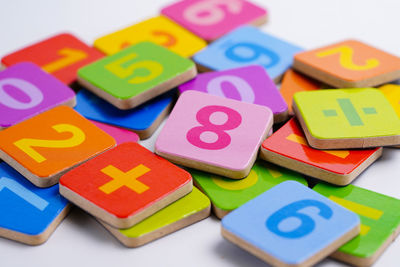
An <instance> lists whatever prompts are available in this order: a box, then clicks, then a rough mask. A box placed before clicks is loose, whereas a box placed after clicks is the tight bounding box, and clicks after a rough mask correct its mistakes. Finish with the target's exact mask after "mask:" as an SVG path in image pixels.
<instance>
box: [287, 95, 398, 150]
mask: <svg viewBox="0 0 400 267" xmlns="http://www.w3.org/2000/svg"><path fill="white" fill-rule="evenodd" d="M293 111H294V113H295V114H296V117H297V119H298V120H299V122H300V124H301V126H302V128H303V130H304V133H305V135H306V137H307V141H308V143H309V145H310V146H312V147H314V148H318V149H345V148H367V147H377V146H391V145H398V144H400V120H399V118H398V116H397V114H396V112H395V111H394V110H393V108H392V106H391V105H390V104H389V101H388V100H387V99H386V98H385V96H384V95H383V93H382V92H380V91H379V90H378V89H373V88H357V89H330V90H329V89H324V90H315V91H308V92H299V93H296V94H295V95H294V98H293Z"/></svg>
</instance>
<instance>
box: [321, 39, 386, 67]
mask: <svg viewBox="0 0 400 267" xmlns="http://www.w3.org/2000/svg"><path fill="white" fill-rule="evenodd" d="M353 53H354V51H353V49H352V48H351V47H350V46H347V45H342V46H338V47H334V48H332V49H328V50H324V51H321V52H318V53H317V54H316V56H317V57H327V56H332V55H335V54H339V55H340V58H339V62H340V65H341V66H342V67H343V68H345V69H348V70H355V71H361V70H370V69H373V68H376V67H378V66H379V64H380V63H379V60H377V59H376V58H369V59H367V60H365V63H364V64H363V65H357V64H355V63H354V62H353Z"/></svg>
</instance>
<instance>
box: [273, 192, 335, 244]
mask: <svg viewBox="0 0 400 267" xmlns="http://www.w3.org/2000/svg"><path fill="white" fill-rule="evenodd" d="M307 207H316V208H318V209H319V213H318V215H319V216H321V217H322V218H324V219H330V218H331V217H332V215H333V211H332V209H331V208H330V207H329V206H327V205H326V204H324V203H322V202H320V201H317V200H312V199H304V200H299V201H296V202H293V203H291V204H289V205H287V206H285V207H283V208H281V209H280V210H278V211H276V212H275V213H274V214H272V215H271V216H270V217H269V218H268V220H267V221H266V226H267V228H268V229H269V230H270V231H271V232H273V233H274V234H277V235H279V236H281V237H285V238H293V239H294V238H301V237H303V236H306V235H308V234H309V233H311V232H312V231H313V230H314V228H315V222H314V220H313V219H312V218H311V217H310V216H309V215H306V214H303V213H299V212H298V211H299V210H301V209H304V208H307ZM289 218H297V219H299V220H300V221H301V224H300V225H299V226H298V227H297V228H296V229H294V230H292V231H282V230H280V229H279V224H280V223H281V222H283V221H284V220H286V219H289Z"/></svg>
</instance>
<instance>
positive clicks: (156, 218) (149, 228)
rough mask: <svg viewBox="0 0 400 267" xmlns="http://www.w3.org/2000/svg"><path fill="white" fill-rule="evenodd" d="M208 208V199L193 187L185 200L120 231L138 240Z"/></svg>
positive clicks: (176, 202)
mask: <svg viewBox="0 0 400 267" xmlns="http://www.w3.org/2000/svg"><path fill="white" fill-rule="evenodd" d="M208 206H210V200H209V199H208V197H206V196H205V195H204V194H203V193H201V192H200V191H199V190H198V189H197V188H195V187H193V190H192V192H190V193H189V194H187V195H186V196H184V197H183V198H180V199H178V200H177V201H175V202H174V203H172V204H170V205H169V206H167V207H165V208H163V209H162V210H160V211H158V212H156V213H155V214H153V215H152V216H150V217H148V218H147V219H145V220H143V221H141V222H140V223H138V224H135V225H134V226H132V227H131V228H128V229H120V230H119V231H120V233H121V234H123V235H125V236H126V237H129V238H138V237H140V236H142V235H145V234H148V233H151V232H153V231H156V230H158V229H160V228H162V227H165V226H168V225H170V224H172V223H175V222H177V221H179V220H181V219H184V218H185V217H188V216H190V215H192V214H195V213H197V212H200V211H202V210H204V209H205V208H207V207H208Z"/></svg>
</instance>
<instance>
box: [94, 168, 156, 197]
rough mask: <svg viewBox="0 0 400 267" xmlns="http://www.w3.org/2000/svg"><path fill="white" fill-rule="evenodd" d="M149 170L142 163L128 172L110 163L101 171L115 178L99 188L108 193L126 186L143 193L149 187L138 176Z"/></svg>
mask: <svg viewBox="0 0 400 267" xmlns="http://www.w3.org/2000/svg"><path fill="white" fill-rule="evenodd" d="M149 171H150V169H149V168H147V167H146V166H144V165H142V164H140V165H138V166H136V167H135V168H133V169H131V170H129V171H128V172H122V171H121V170H120V169H117V168H116V167H114V166H113V165H108V166H107V167H105V168H103V169H102V170H101V172H102V173H104V174H107V175H108V176H110V177H111V178H113V180H112V181H110V182H108V183H106V184H104V185H102V186H100V187H99V189H100V190H101V191H103V192H104V193H106V194H111V193H112V192H114V191H116V190H117V189H119V188H121V187H123V186H126V187H128V188H129V189H131V190H132V191H135V192H136V193H138V194H141V193H143V192H144V191H146V190H148V189H149V187H148V186H147V185H145V184H143V183H141V182H140V181H138V180H137V178H139V177H140V176H142V175H144V174H146V173H147V172H149Z"/></svg>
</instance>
